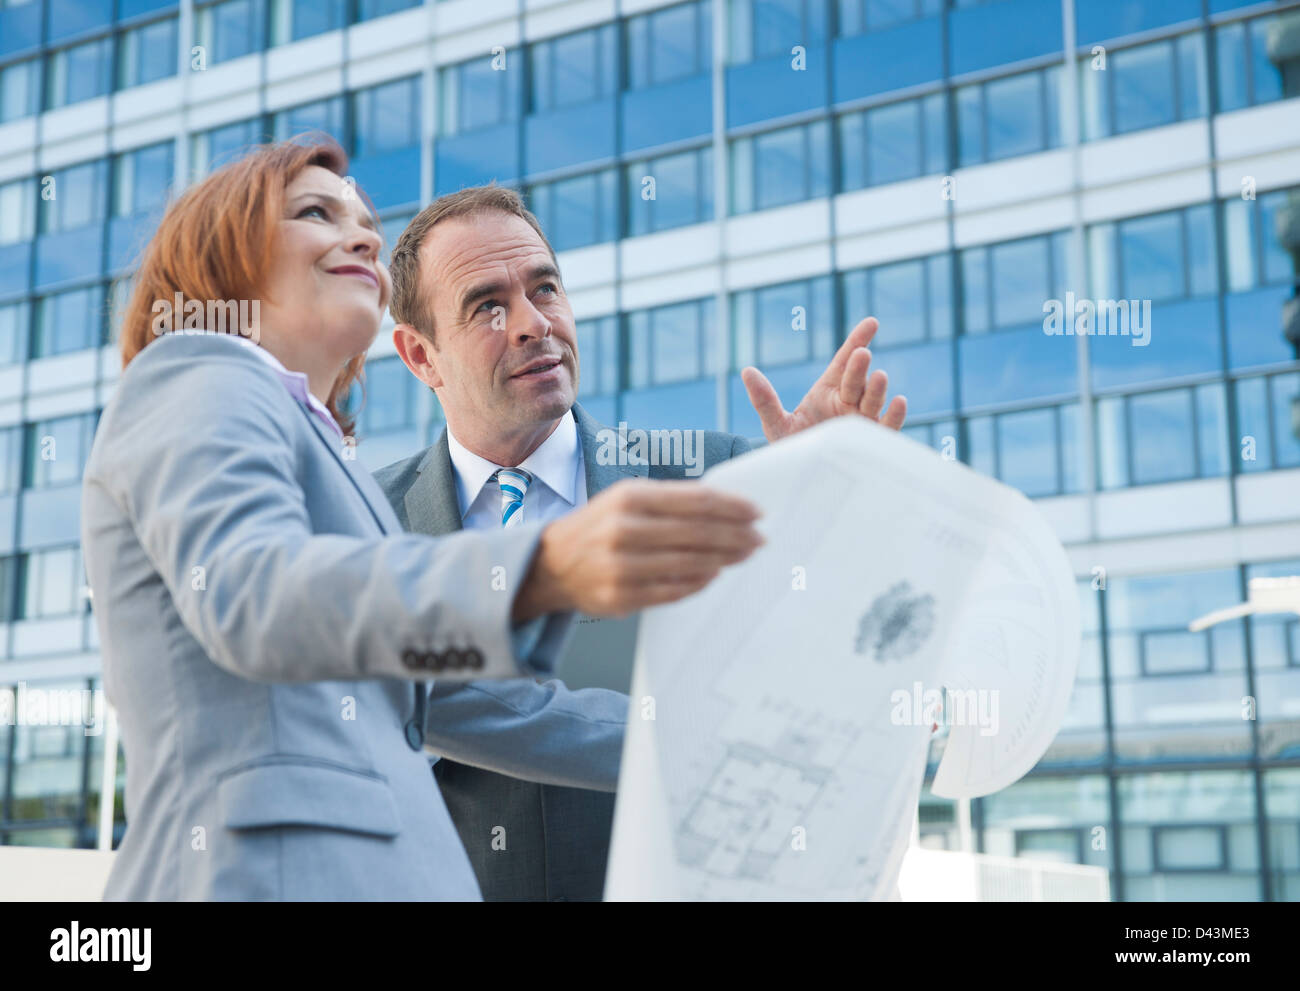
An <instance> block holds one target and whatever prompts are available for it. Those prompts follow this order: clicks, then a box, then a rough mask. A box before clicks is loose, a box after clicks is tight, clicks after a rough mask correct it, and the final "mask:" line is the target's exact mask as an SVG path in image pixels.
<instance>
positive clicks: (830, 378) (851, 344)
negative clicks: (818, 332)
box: [824, 317, 880, 385]
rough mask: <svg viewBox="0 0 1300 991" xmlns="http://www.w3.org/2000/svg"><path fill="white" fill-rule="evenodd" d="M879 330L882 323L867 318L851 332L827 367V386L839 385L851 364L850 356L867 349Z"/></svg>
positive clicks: (873, 318)
mask: <svg viewBox="0 0 1300 991" xmlns="http://www.w3.org/2000/svg"><path fill="white" fill-rule="evenodd" d="M879 328H880V322H879V321H878V320H876V318H875V317H867V318H866V319H865V320H863V321H861V322H860V323H859V324H858V325H857V326H856V327H854V328H853V329H852V330H851V331H849V336H848V337H846V338H844V343H843V344H841V345H840V349H839V350H838V351H836V352H835V357H834V358H832V359H831V363H830V364H829V365H827V366H826V372H825V376H824V380H825V382H826V383H827V384H829V385H839V382H840V379H842V378H843V377H844V369H845V366H846V365H848V363H849V358H850V356H851V355H852V354H853V352H854V351H856V350H857V349H858V348H865V347H866V346H867V345H868V344H870V343H871V339H872V338H873V337H875V336H876V331H877V330H878V329H879Z"/></svg>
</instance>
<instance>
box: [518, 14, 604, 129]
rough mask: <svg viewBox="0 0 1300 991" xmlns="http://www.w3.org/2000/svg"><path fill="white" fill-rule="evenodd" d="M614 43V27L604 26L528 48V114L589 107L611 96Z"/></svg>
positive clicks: (535, 43)
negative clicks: (530, 73) (581, 105)
mask: <svg viewBox="0 0 1300 991" xmlns="http://www.w3.org/2000/svg"><path fill="white" fill-rule="evenodd" d="M615 39H616V35H615V32H614V25H612V24H606V25H604V26H603V27H599V28H595V29H593V30H589V31H579V32H577V33H576V34H570V35H565V36H564V37H562V38H552V39H549V40H547V41H538V42H534V43H533V44H532V45H530V46H529V49H528V60H529V64H530V66H531V68H532V83H533V85H532V93H531V98H532V110H533V111H534V112H544V111H547V110H554V109H556V108H558V107H567V106H571V105H573V104H576V103H590V102H591V101H593V100H599V99H602V98H604V97H607V96H610V95H611V94H613V92H614V90H615V88H616V86H617V66H616V64H615V63H616V59H617V57H618V55H617V52H616V51H615Z"/></svg>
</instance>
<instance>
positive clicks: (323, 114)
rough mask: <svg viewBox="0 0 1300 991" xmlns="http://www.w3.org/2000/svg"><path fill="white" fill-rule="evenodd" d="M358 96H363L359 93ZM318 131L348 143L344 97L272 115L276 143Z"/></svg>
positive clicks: (273, 135) (303, 105) (305, 104)
mask: <svg viewBox="0 0 1300 991" xmlns="http://www.w3.org/2000/svg"><path fill="white" fill-rule="evenodd" d="M357 96H358V97H360V96H362V94H360V93H358V94H357ZM318 131H319V132H323V133H325V134H328V135H329V136H330V137H332V138H333V139H334V140H335V141H337V142H339V144H343V143H344V142H345V141H346V136H345V135H344V133H343V97H341V96H334V97H330V98H329V99H328V100H317V101H316V102H315V103H304V104H302V105H301V106H297V107H290V108H289V109H288V110H279V111H276V112H275V113H274V114H272V115H271V136H272V137H273V138H274V139H275V140H276V141H288V140H289V139H290V138H296V137H300V136H303V135H308V134H315V133H316V132H318Z"/></svg>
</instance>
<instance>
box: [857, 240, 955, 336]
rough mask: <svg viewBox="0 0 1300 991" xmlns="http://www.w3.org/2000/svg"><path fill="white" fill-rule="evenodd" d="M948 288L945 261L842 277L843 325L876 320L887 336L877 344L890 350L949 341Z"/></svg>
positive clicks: (893, 265)
mask: <svg viewBox="0 0 1300 991" xmlns="http://www.w3.org/2000/svg"><path fill="white" fill-rule="evenodd" d="M950 282H951V268H950V265H949V261H948V256H947V255H933V256H931V257H930V258H915V259H911V260H909V261H902V262H890V263H889V264H887V265H880V266H877V267H876V268H870V269H860V270H858V271H856V272H846V273H844V275H843V276H841V279H840V286H841V292H842V293H843V298H844V318H845V323H846V325H847V326H850V327H851V326H854V325H855V324H856V323H857V322H858V321H859V320H861V319H862V318H864V317H868V316H872V317H875V318H876V319H877V320H879V321H880V326H881V328H883V331H884V335H885V336H884V337H882V338H881V339H880V340H879V342H878V343H879V344H882V345H888V346H894V345H902V344H915V343H918V342H921V341H926V340H931V339H935V338H943V337H951V336H952V302H951V285H950ZM872 346H873V347H875V346H876V345H875V344H873V345H872Z"/></svg>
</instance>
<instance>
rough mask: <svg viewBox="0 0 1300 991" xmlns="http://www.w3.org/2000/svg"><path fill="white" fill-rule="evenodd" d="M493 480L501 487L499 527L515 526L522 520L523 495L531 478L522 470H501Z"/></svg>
mask: <svg viewBox="0 0 1300 991" xmlns="http://www.w3.org/2000/svg"><path fill="white" fill-rule="evenodd" d="M492 477H493V479H495V480H496V483H497V485H499V486H501V525H502V526H503V527H510V526H516V525H517V524H519V523H520V522H522V521H523V518H524V513H523V509H524V493H525V492H527V491H528V485H529V483H530V482H531V481H532V480H533V476H532V475H530V474H528V472H526V471H524V470H523V469H522V468H501V469H499V470H498V471H497V472H496V474H494V475H493V476H492Z"/></svg>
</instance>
